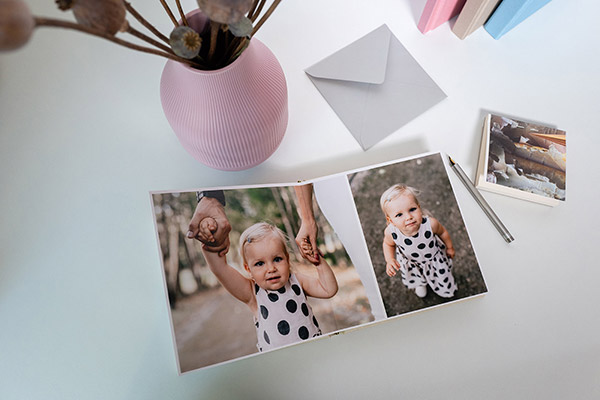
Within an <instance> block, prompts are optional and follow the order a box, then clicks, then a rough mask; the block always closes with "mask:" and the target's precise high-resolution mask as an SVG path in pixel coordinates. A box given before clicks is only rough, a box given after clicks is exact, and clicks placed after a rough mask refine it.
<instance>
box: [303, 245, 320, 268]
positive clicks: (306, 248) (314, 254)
mask: <svg viewBox="0 0 600 400" xmlns="http://www.w3.org/2000/svg"><path fill="white" fill-rule="evenodd" d="M300 251H301V252H302V253H303V254H306V255H309V256H310V258H311V259H314V260H316V261H312V263H313V265H319V264H320V263H321V257H322V256H323V254H322V253H321V250H319V249H318V248H317V249H316V251H315V249H313V248H312V245H311V244H310V242H309V241H308V240H306V239H305V240H304V241H302V243H301V244H300ZM307 259H308V258H307Z"/></svg>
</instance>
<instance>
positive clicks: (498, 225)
mask: <svg viewBox="0 0 600 400" xmlns="http://www.w3.org/2000/svg"><path fill="white" fill-rule="evenodd" d="M448 159H450V165H451V166H452V169H453V170H454V172H456V174H457V175H458V177H459V178H460V180H461V181H462V183H464V184H465V186H466V187H467V190H468V191H469V192H470V193H471V195H473V197H474V198H475V201H477V203H478V204H479V206H480V207H481V209H482V210H483V212H484V213H485V215H487V216H488V218H489V219H490V221H492V224H494V226H495V227H496V229H498V232H500V234H501V235H502V237H503V238H504V240H506V243H510V242H512V241H513V240H515V238H514V237H513V235H511V234H510V232H509V231H508V229H506V227H505V226H504V224H503V223H502V221H500V218H498V216H497V215H496V213H495V212H494V210H492V207H490V205H489V204H488V203H487V201H485V199H484V198H483V196H482V195H481V193H479V190H477V188H476V187H475V185H473V182H471V180H470V179H469V177H468V176H467V174H465V171H463V170H462V168H461V167H460V165H458V164H457V163H456V162H454V160H453V159H452V157H450V156H448Z"/></svg>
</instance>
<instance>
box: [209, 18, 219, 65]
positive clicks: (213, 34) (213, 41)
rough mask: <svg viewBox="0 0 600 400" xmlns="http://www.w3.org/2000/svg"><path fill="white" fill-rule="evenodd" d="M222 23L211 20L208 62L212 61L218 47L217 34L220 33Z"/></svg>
mask: <svg viewBox="0 0 600 400" xmlns="http://www.w3.org/2000/svg"><path fill="white" fill-rule="evenodd" d="M220 25H221V24H220V23H218V22H215V21H213V20H211V21H210V47H209V48H208V57H207V58H208V62H211V61H212V59H213V57H214V55H215V50H216V49H217V35H218V34H219V28H220Z"/></svg>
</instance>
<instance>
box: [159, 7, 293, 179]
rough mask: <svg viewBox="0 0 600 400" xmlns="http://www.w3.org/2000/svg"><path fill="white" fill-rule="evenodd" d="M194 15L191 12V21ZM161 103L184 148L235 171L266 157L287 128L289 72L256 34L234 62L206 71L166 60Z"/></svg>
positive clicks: (223, 168)
mask: <svg viewBox="0 0 600 400" xmlns="http://www.w3.org/2000/svg"><path fill="white" fill-rule="evenodd" d="M195 15H200V18H203V17H202V15H201V14H196V13H195V12H194V13H190V15H189V16H188V21H189V20H190V19H192V21H193V17H194V16H195ZM160 99H161V103H162V107H163V110H164V113H165V116H166V117H167V120H168V121H169V124H170V125H171V128H172V129H173V131H175V134H176V135H177V137H178V138H179V141H180V142H181V144H182V145H183V147H184V148H185V149H186V150H187V151H188V152H189V153H190V154H191V155H192V156H193V157H194V158H196V159H197V160H198V161H200V162H201V163H203V164H206V165H208V166H210V167H213V168H217V169H221V170H227V171H235V170H242V169H246V168H250V167H253V166H255V165H258V164H260V163H261V162H263V161H265V160H266V159H267V158H268V157H269V156H270V155H271V154H273V152H274V151H275V150H276V149H277V147H278V146H279V144H280V143H281V140H282V139H283V135H284V133H285V130H286V128H287V122H288V98H287V85H286V81H285V75H284V74H283V70H282V68H281V65H280V64H279V62H278V61H277V59H276V58H275V56H274V55H273V53H272V52H271V51H270V50H269V49H268V48H267V47H266V46H265V45H264V44H263V43H261V42H260V41H258V40H257V39H255V38H253V39H252V40H251V41H250V44H249V46H248V47H247V48H246V50H244V52H243V53H242V54H241V55H240V56H239V57H238V58H237V59H236V60H235V61H234V62H233V63H231V64H230V65H228V66H226V67H224V68H221V69H219V70H214V71H202V70H197V69H194V68H191V67H189V66H187V65H184V64H181V63H178V62H175V61H172V60H169V61H167V63H166V65H165V68H164V70H163V73H162V78H161V81H160Z"/></svg>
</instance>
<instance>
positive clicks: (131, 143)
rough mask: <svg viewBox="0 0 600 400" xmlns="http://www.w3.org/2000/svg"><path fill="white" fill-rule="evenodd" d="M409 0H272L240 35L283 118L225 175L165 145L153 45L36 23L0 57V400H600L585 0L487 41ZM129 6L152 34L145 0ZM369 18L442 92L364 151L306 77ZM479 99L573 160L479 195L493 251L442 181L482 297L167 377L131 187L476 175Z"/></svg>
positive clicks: (460, 190)
mask: <svg viewBox="0 0 600 400" xmlns="http://www.w3.org/2000/svg"><path fill="white" fill-rule="evenodd" d="M424 3H425V0H412V1H409V0H373V1H369V2H367V1H358V0H345V1H343V0H328V1H316V0H308V1H287V0H286V1H284V2H283V3H282V4H281V6H280V7H279V9H278V10H277V11H276V13H275V14H274V15H273V17H272V18H271V19H270V20H269V21H268V23H267V24H266V25H265V26H264V27H263V28H262V29H261V31H260V32H259V34H258V35H257V37H258V38H260V39H261V40H262V41H263V42H264V43H266V44H267V45H268V46H269V47H270V48H271V49H272V51H273V52H274V53H275V54H276V55H277V57H278V59H279V60H280V62H281V64H282V66H283V69H284V71H285V74H286V77H287V80H288V88H289V110H290V119H289V126H288V130H287V133H286V136H285V138H284V140H283V142H282V143H281V146H280V147H279V149H278V150H277V151H276V152H275V154H274V155H273V156H272V157H271V158H270V159H268V160H267V161H266V162H265V163H263V164H262V165H260V166H258V167H255V168H252V169H250V170H246V171H242V172H223V171H217V170H213V169H211V168H208V167H205V166H203V165H201V164H199V163H198V162H197V161H195V160H194V159H193V158H192V157H191V156H189V155H188V154H187V153H186V152H185V150H184V149H183V148H182V147H181V146H180V145H179V142H178V141H177V139H176V137H175V135H174V134H173V132H172V131H171V129H170V127H169V125H168V123H167V120H166V119H165V117H164V115H163V113H162V110H161V106H160V100H159V95H158V85H159V78H160V73H161V71H162V66H163V64H164V61H163V59H160V58H158V57H154V56H151V55H146V54H139V53H134V52H132V51H129V50H125V49H122V48H120V47H117V46H115V45H113V44H111V43H108V42H104V41H102V40H99V39H95V38H92V37H89V36H85V35H82V34H79V33H74V32H66V31H61V30H57V29H50V28H46V29H39V30H38V31H37V32H36V33H35V34H34V37H33V38H32V40H31V41H30V43H29V44H28V45H27V47H25V48H24V49H21V50H20V51H18V52H15V53H3V54H1V55H0V188H1V189H0V191H1V195H0V201H1V203H0V204H1V205H2V208H1V212H0V360H1V361H0V398H1V399H128V400H130V399H165V398H174V399H175V398H176V399H199V398H207V399H208V398H211V399H214V398H219V399H229V398H230V399H239V398H257V399H271V398H288V399H305V398H357V399H359V398H367V397H370V398H377V399H378V398H406V399H417V398H418V399H433V398H436V399H437V398H456V399H459V398H460V399H482V398H485V399H506V398H511V399H515V398H522V399H530V398H548V399H564V398H577V399H595V398H599V396H600V380H599V379H598V378H599V377H600V335H599V334H598V332H599V330H600V315H599V312H598V300H597V299H598V283H599V282H600V257H599V256H598V254H597V253H596V250H597V249H595V247H596V246H597V245H598V239H599V235H598V229H600V217H599V215H600V213H598V198H599V197H600V190H599V186H598V181H599V180H600V172H599V171H600V168H598V165H597V161H596V160H597V156H598V149H599V148H600V135H599V134H598V122H597V116H598V112H599V111H600V108H599V106H598V104H599V103H598V94H599V92H600V73H599V71H600V52H599V51H598V38H600V27H599V24H598V20H597V16H598V14H599V13H600V3H599V2H596V1H593V0H576V1H573V0H571V1H560V0H555V1H552V2H550V3H549V4H548V5H547V6H545V7H544V8H542V9H541V10H540V11H538V12H537V13H536V14H534V15H533V16H532V17H530V18H529V19H527V20H526V21H525V22H524V23H522V24H521V25H519V26H518V27H517V28H515V29H514V30H513V31H511V32H509V33H508V34H506V36H504V37H503V38H501V39H500V40H498V41H496V40H494V39H493V38H492V37H491V36H490V35H489V34H488V33H487V32H486V31H484V30H483V29H480V30H478V31H476V32H475V33H474V34H473V35H471V36H469V37H468V38H467V39H465V40H464V41H461V40H459V39H458V38H457V37H456V36H455V35H454V34H453V33H452V32H451V30H450V26H449V24H444V25H442V26H441V27H439V28H438V29H436V30H434V31H432V32H430V33H428V34H427V35H422V34H421V33H420V32H419V31H418V30H417V28H416V23H417V20H418V18H419V17H420V14H421V10H422V8H423V6H424ZM29 4H30V7H31V9H32V11H33V12H34V13H35V14H38V15H46V16H55V17H63V16H64V17H65V18H68V17H69V16H68V15H62V14H61V12H59V11H58V10H56V9H55V7H54V4H53V2H51V1H44V2H42V1H39V0H37V1H29ZM133 4H134V6H136V8H137V9H138V10H139V11H141V12H142V13H143V14H144V15H146V16H147V17H148V19H150V20H152V21H153V22H156V23H157V25H159V27H160V28H161V29H162V30H163V31H167V30H168V29H169V27H170V22H169V20H168V19H167V18H166V17H165V16H164V15H163V14H162V10H161V7H160V4H159V2H158V1H154V2H140V1H135V0H134V1H133ZM183 4H184V7H185V8H186V9H187V10H190V9H192V8H193V7H194V4H195V2H194V1H191V0H189V1H186V2H184V3H183ZM382 23H387V24H388V26H389V27H390V29H391V30H392V32H393V33H394V34H395V35H396V36H397V37H398V38H399V39H400V41H401V42H402V43H403V44H404V45H405V46H406V47H407V48H408V50H409V51H410V52H411V53H412V55H413V56H414V57H415V58H416V59H417V60H418V61H419V63H420V64H421V65H422V66H423V68H424V69H425V70H426V71H427V72H428V73H429V74H430V75H431V76H432V78H433V79H434V80H435V81H436V82H437V83H438V84H439V85H440V87H441V88H442V89H443V90H444V91H445V92H446V93H447V94H448V98H447V99H446V100H444V101H443V102H442V103H440V104H438V105H437V106H435V107H434V108H433V109H431V110H430V111H428V112H426V113H425V114H423V115H421V116H419V117H418V118H417V119H415V120H413V121H412V122H410V123H409V124H407V125H405V126H404V127H402V128H401V129H399V130H398V131H397V132H395V133H394V134H392V135H390V136H389V137H388V138H386V139H385V140H383V141H382V142H380V143H379V144H377V145H376V146H375V147H373V148H372V149H370V150H368V151H366V152H365V151H363V150H362V149H361V148H360V147H359V145H358V144H357V143H356V141H355V140H354V138H353V137H352V136H351V135H350V133H349V132H348V131H347V130H346V128H345V127H344V125H343V124H342V123H341V121H340V120H339V119H338V118H337V116H336V115H335V114H334V113H333V111H332V110H331V108H330V107H329V106H328V105H327V103H326V102H325V100H324V99H323V98H322V97H321V95H320V94H319V93H318V92H317V90H316V89H315V87H314V86H313V85H312V83H311V82H310V81H309V79H308V78H307V76H306V75H305V74H304V72H303V69H304V68H306V67H308V66H310V65H312V64H313V63H315V62H316V61H319V60H321V59H322V58H323V57H325V56H327V55H329V54H330V53H332V52H334V51H335V50H337V49H339V48H341V47H343V46H344V45H346V44H348V43H350V42H352V41H354V40H355V39H357V38H359V37H361V36H362V35H364V34H366V33H368V32H370V31H371V30H373V29H375V28H377V27H378V26H379V25H381V24H382ZM488 111H495V112H499V113H504V114H509V115H513V116H519V117H522V118H526V119H529V120H534V121H539V122H544V123H547V124H552V125H556V126H557V127H559V128H562V129H565V130H566V131H567V133H568V137H569V144H568V147H569V172H568V201H567V203H566V204H564V205H561V206H559V207H556V208H550V207H545V206H541V205H537V204H533V203H527V202H524V201H520V200H516V199H513V198H508V197H503V196H500V195H494V194H489V193H485V194H484V196H485V197H486V199H487V200H488V201H489V203H490V204H491V205H492V207H493V208H494V209H495V210H496V212H497V213H498V214H499V215H500V217H501V218H502V219H503V221H504V222H505V224H506V225H507V226H508V228H509V229H510V230H511V232H512V233H513V235H514V236H515V238H516V241H515V242H514V243H512V244H510V245H507V244H505V243H504V241H503V240H502V238H501V237H500V235H499V234H498V233H497V232H496V231H495V229H494V227H493V226H492V224H491V223H490V222H489V221H488V220H487V219H486V218H485V216H484V214H483V212H482V211H481V210H480V209H479V208H478V206H477V205H476V203H475V202H474V201H473V199H472V198H471V197H470V196H469V194H468V192H467V191H466V190H465V189H464V187H463V186H461V185H460V181H458V179H457V177H456V176H453V175H452V176H451V179H452V181H453V182H454V183H455V186H456V192H457V196H458V198H459V201H460V202H461V206H462V209H463V214H464V218H465V220H466V222H467V225H468V227H469V230H470V233H471V236H472V240H473V244H474V248H475V250H476V252H477V254H478V257H479V260H480V263H481V266H482V270H483V273H484V275H485V278H486V282H487V285H488V288H489V293H488V294H487V295H486V296H484V297H481V298H477V299H472V300H468V301H464V302H459V303H456V304H453V305H450V306H448V307H441V308H436V309H434V310H429V311H424V312H421V313H417V314H413V315H409V316H406V317H403V318H397V319H394V320H392V321H388V322H386V323H382V324H377V325H374V326H370V327H369V328H367V329H360V330H356V331H353V332H350V333H347V334H345V335H338V336H335V337H333V338H330V339H325V340H319V341H316V342H312V343H310V344H306V345H303V346H293V347H291V348H287V349H284V350H280V351H275V352H272V353H269V354H266V355H264V356H260V357H253V358H250V359H246V360H241V361H239V362H235V363H230V364H227V365H222V366H217V367H214V368H210V369H206V370H202V371H197V372H191V373H188V374H185V375H183V376H178V374H177V368H176V361H175V353H174V349H173V343H172V339H171V330H170V327H169V317H168V306H167V303H166V300H165V296H164V292H163V283H162V277H161V266H160V262H159V257H158V248H157V243H156V237H155V233H154V227H153V222H152V212H151V207H150V201H149V196H148V192H149V191H151V190H164V189H191V188H195V187H199V186H215V185H225V184H226V185H230V184H241V183H248V182H253V183H269V182H287V181H292V180H296V179H301V178H312V177H317V176H321V175H325V174H329V173H334V172H341V171H344V170H346V169H350V168H355V167H359V166H364V165H369V164H373V163H377V162H382V161H386V160H391V159H395V158H399V157H403V156H407V155H412V154H416V153H420V152H423V151H428V150H442V151H445V152H447V153H449V154H451V155H452V156H453V157H454V158H456V159H457V160H458V161H459V162H460V163H461V164H462V166H463V168H464V169H465V171H466V172H467V173H468V174H469V175H470V176H473V174H474V170H475V165H476V162H477V157H478V146H479V140H480V126H481V122H482V118H483V115H484V114H485V113H486V112H488Z"/></svg>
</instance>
